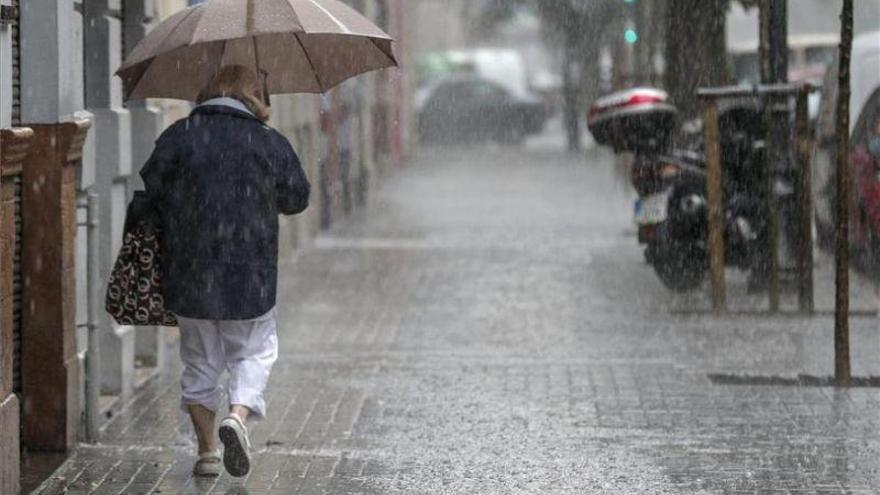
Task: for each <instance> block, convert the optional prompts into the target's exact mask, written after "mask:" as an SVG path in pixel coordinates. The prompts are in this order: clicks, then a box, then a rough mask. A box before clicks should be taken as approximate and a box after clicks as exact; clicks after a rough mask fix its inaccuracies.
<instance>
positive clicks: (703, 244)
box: [588, 88, 796, 292]
mask: <svg viewBox="0 0 880 495" xmlns="http://www.w3.org/2000/svg"><path fill="white" fill-rule="evenodd" d="M677 120H678V118H677V110H676V109H675V107H673V106H672V105H671V104H670V103H669V101H668V95H667V94H666V93H665V92H664V91H661V90H658V89H654V88H636V89H631V90H627V91H622V92H619V93H614V94H611V95H609V96H606V97H604V98H601V99H599V100H597V101H596V102H595V104H594V105H593V106H592V107H591V108H590V112H589V114H588V125H589V128H590V131H591V132H592V133H593V136H594V138H595V139H596V141H597V142H598V143H599V144H602V145H606V146H610V147H612V148H613V149H614V150H615V152H616V153H632V154H633V155H634V160H633V165H632V172H631V182H632V185H633V187H634V188H635V190H636V192H637V193H638V195H639V198H638V200H637V201H636V203H635V208H634V220H635V223H636V225H637V226H638V239H639V243H640V244H642V245H644V246H645V258H646V260H647V261H648V263H650V264H651V265H652V266H653V268H654V271H655V272H656V273H657V276H658V277H659V278H660V280H661V282H663V284H664V285H665V286H666V287H668V288H669V289H671V290H674V291H677V292H685V291H689V290H693V289H696V288H698V287H699V286H700V285H701V284H702V282H703V280H704V279H705V276H706V272H707V271H708V264H709V262H708V258H709V256H708V222H707V210H708V202H707V198H706V196H707V195H706V163H705V153H704V151H703V147H704V146H703V143H702V138H701V134H700V133H698V132H692V133H691V135H690V136H689V137H690V139H680V141H690V143H691V144H690V145H689V146H677V147H676V146H673V141H674V138H675V137H679V138H681V137H682V136H684V137H687V136H686V135H682V134H679V133H678V122H677ZM719 126H720V128H721V135H722V140H721V151H722V169H723V170H724V175H723V178H722V190H723V200H722V204H723V209H724V215H723V218H724V239H725V246H724V247H725V263H726V264H727V265H728V266H730V267H735V268H740V269H743V270H747V271H749V273H750V286H751V287H752V288H755V289H760V288H762V287H764V286H765V285H766V280H767V274H768V272H769V270H768V268H769V259H770V258H769V252H768V251H769V250H768V249H767V245H768V232H769V225H768V222H767V218H768V212H767V211H766V209H767V208H766V203H767V202H766V199H765V198H766V194H767V190H768V188H767V186H766V176H765V174H764V170H765V169H766V155H765V149H764V135H765V134H764V120H763V112H762V109H761V108H760V107H759V106H758V105H757V104H754V103H752V102H736V103H733V104H730V105H727V106H726V107H724V108H721V109H719ZM789 175H790V174H786V173H785V172H777V171H774V177H773V188H772V194H773V195H774V200H775V201H776V204H777V205H779V213H780V218H782V219H788V218H789V217H790V216H791V215H794V214H795V211H796V210H795V208H794V205H795V203H794V201H795V197H794V187H793V184H794V182H793V177H790V176H789ZM794 224H795V223H794V222H787V221H780V225H783V226H784V227H785V228H783V229H782V232H781V237H782V238H783V239H793V238H794V235H795V233H793V232H789V230H790V227H789V226H790V225H794ZM782 244H783V245H784V246H790V245H791V243H787V242H783V243H782ZM787 258H789V259H793V258H792V257H791V256H787Z"/></svg>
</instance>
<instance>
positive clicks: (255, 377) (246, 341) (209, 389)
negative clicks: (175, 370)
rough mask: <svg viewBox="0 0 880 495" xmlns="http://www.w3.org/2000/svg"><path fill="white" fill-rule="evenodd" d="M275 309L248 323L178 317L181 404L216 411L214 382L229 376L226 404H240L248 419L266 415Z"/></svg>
mask: <svg viewBox="0 0 880 495" xmlns="http://www.w3.org/2000/svg"><path fill="white" fill-rule="evenodd" d="M277 314H278V313H277V311H276V309H275V308H273V309H272V310H271V311H269V312H268V313H266V314H265V315H263V316H260V317H258V318H254V319H253V320H195V319H192V318H183V317H180V316H178V317H177V323H178V326H179V327H180V360H181V361H182V362H183V366H184V368H183V375H182V376H181V379H180V387H181V389H182V396H181V405H182V407H183V408H184V410H185V409H186V407H187V406H189V405H192V404H198V405H201V406H204V407H206V408H208V409H210V410H211V411H214V412H217V410H218V409H219V408H220V405H221V404H220V401H221V398H222V389H221V387H220V379H221V377H222V375H223V372H224V371H228V372H229V385H228V387H227V392H228V395H229V404H230V405H240V406H246V407H247V408H248V409H250V410H251V412H252V414H253V417H254V419H257V420H259V419H262V418H263V417H265V415H266V401H265V400H264V398H263V390H265V388H266V383H267V382H268V380H269V373H270V371H271V370H272V365H273V364H274V363H275V360H276V359H277V358H278V334H277V321H276V318H277Z"/></svg>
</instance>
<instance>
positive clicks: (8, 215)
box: [0, 128, 34, 493]
mask: <svg viewBox="0 0 880 495" xmlns="http://www.w3.org/2000/svg"><path fill="white" fill-rule="evenodd" d="M33 135H34V131H33V130H31V129H29V128H17V129H2V130H0V174H2V175H0V493H18V490H19V476H20V475H19V468H20V459H19V451H20V444H19V432H20V429H21V417H20V411H21V406H20V404H21V403H20V401H19V398H18V396H17V395H16V394H15V393H14V391H13V383H12V375H13V357H12V348H13V335H12V328H13V311H12V305H13V302H12V297H13V295H12V293H13V284H12V272H13V265H14V263H15V260H14V258H15V182H14V178H15V177H16V176H19V175H21V162H22V160H24V158H25V157H26V156H27V152H28V147H29V146H30V140H31V138H32V137H33Z"/></svg>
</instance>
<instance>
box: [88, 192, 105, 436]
mask: <svg viewBox="0 0 880 495" xmlns="http://www.w3.org/2000/svg"><path fill="white" fill-rule="evenodd" d="M98 218H99V212H98V195H97V194H96V193H93V192H90V193H88V224H87V225H88V229H87V232H88V238H87V244H88V248H87V250H88V261H87V263H88V272H87V273H88V275H87V276H88V282H87V286H88V288H87V291H88V295H87V300H88V303H87V304H88V308H89V310H88V353H87V354H86V404H85V414H86V441H87V442H96V441H97V440H98V429H99V428H100V405H99V399H100V398H101V345H100V342H99V340H100V336H99V335H98V321H99V320H98V308H99V307H100V297H101V293H100V290H101V274H100V253H99V251H98V249H99V242H100V241H99V235H100V232H99V222H98Z"/></svg>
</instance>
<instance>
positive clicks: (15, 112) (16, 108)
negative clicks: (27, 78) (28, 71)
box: [11, 0, 21, 125]
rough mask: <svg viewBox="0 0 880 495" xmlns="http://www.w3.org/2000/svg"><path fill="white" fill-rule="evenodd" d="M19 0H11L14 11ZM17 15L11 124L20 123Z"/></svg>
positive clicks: (13, 48)
mask: <svg viewBox="0 0 880 495" xmlns="http://www.w3.org/2000/svg"><path fill="white" fill-rule="evenodd" d="M19 3H21V0H12V7H13V9H14V11H15V12H21V9H20V8H19ZM18 24H19V20H18V17H16V18H15V19H13V20H12V25H11V28H12V125H18V124H21V50H20V48H19V47H20V46H21V43H20V42H21V36H20V35H19V33H20V29H19V25H18Z"/></svg>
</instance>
